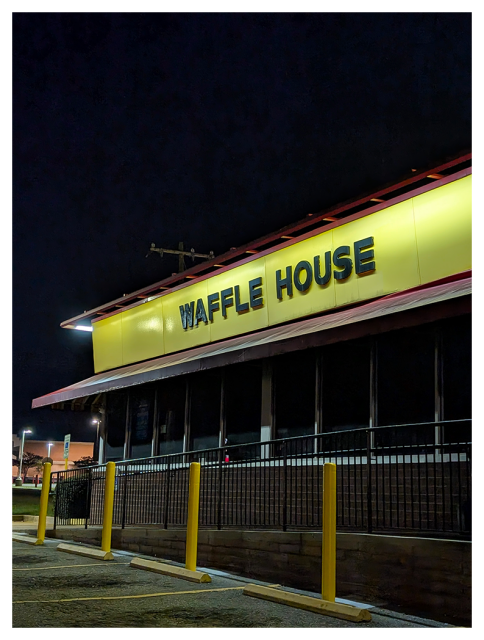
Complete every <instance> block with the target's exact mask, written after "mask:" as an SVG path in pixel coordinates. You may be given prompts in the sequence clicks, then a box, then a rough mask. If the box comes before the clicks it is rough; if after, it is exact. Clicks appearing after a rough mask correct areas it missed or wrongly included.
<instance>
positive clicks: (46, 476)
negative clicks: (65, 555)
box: [35, 462, 52, 544]
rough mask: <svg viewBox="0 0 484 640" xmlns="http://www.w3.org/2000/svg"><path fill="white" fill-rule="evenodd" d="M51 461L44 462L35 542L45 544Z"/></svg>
mask: <svg viewBox="0 0 484 640" xmlns="http://www.w3.org/2000/svg"><path fill="white" fill-rule="evenodd" d="M51 466H52V465H51V463H50V462H46V463H45V464H44V472H43V474H42V490H41V493H40V508H39V523H38V525H37V540H36V542H35V544H44V540H45V523H46V521H47V507H48V504H49V489H50V469H51Z"/></svg>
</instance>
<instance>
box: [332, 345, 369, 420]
mask: <svg viewBox="0 0 484 640" xmlns="http://www.w3.org/2000/svg"><path fill="white" fill-rule="evenodd" d="M370 349H371V345H370V342H369V341H368V340H351V341H350V342H339V343H338V344H330V345H327V346H325V347H324V348H323V350H322V367H321V368H322V376H321V378H322V380H321V385H322V394H321V396H322V408H321V414H322V424H323V431H342V430H345V429H361V428H365V427H368V425H369V420H370Z"/></svg>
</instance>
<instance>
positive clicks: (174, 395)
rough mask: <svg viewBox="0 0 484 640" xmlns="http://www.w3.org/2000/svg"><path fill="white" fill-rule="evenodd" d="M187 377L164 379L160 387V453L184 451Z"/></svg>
mask: <svg viewBox="0 0 484 640" xmlns="http://www.w3.org/2000/svg"><path fill="white" fill-rule="evenodd" d="M185 399H186V379H185V378H175V379H173V380H164V381H163V382H161V383H160V386H159V388H158V433H159V446H158V451H159V454H160V455H163V454H167V453H180V452H181V451H183V436H184V433H185Z"/></svg>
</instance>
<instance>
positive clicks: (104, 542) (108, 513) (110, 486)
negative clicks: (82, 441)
mask: <svg viewBox="0 0 484 640" xmlns="http://www.w3.org/2000/svg"><path fill="white" fill-rule="evenodd" d="M115 479H116V465H115V464H114V462H108V463H107V465H106V479H105V480H104V512H103V533H102V538H101V549H102V551H106V552H107V553H108V552H110V551H111V532H112V529H113V507H114V483H115Z"/></svg>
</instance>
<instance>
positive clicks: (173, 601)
mask: <svg viewBox="0 0 484 640" xmlns="http://www.w3.org/2000/svg"><path fill="white" fill-rule="evenodd" d="M12 544H13V564H12V566H13V582H12V596H13V607H12V626H13V628H30V627H54V628H64V627H83V628H96V627H113V628H114V627H211V628H214V627H230V628H242V627H257V628H263V627H285V628H289V627H318V628H319V627H350V628H351V627H360V628H366V627H370V628H372V627H415V628H425V627H448V626H450V625H446V624H442V623H438V622H433V621H430V620H424V619H422V618H416V617H413V616H405V615H401V614H398V613H394V612H390V611H385V610H382V609H377V608H370V612H371V615H372V620H371V622H360V623H354V622H349V621H345V620H339V619H337V618H332V617H328V616H323V615H318V614H316V613H311V612H309V611H303V610H300V609H295V608H293V607H288V606H284V605H281V604H276V603H272V602H267V601H264V600H259V599H257V598H251V597H248V596H244V595H243V593H242V591H243V588H244V586H245V585H246V584H247V583H249V582H252V583H254V582H255V583H256V584H265V583H260V582H257V581H253V580H252V581H251V580H246V579H244V578H240V577H238V576H231V575H229V574H227V573H223V572H219V571H212V570H210V569H203V570H204V571H207V572H208V573H209V574H210V575H211V578H212V582H211V583H204V584H197V583H192V582H187V581H185V580H182V579H179V578H172V577H168V576H164V575H161V574H156V573H152V572H149V571H143V570H140V569H134V568H132V567H130V566H129V563H130V561H131V559H132V558H133V557H134V554H130V553H127V552H116V551H114V555H115V559H114V560H113V561H98V560H95V559H91V558H86V557H82V556H77V555H72V554H68V553H63V552H60V551H57V546H58V544H59V542H58V541H57V540H49V539H46V541H45V544H44V545H43V546H37V547H36V546H32V545H28V544H25V543H22V542H15V541H13V543H12ZM137 557H146V556H137ZM287 590H290V591H294V592H295V593H304V594H306V595H308V594H307V592H302V591H297V590H295V589H287ZM311 595H314V596H315V597H317V594H311Z"/></svg>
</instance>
